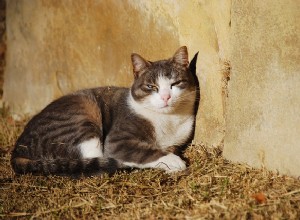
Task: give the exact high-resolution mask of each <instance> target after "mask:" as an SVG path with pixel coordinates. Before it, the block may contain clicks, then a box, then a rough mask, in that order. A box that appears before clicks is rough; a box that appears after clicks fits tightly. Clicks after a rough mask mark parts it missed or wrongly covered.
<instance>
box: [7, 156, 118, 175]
mask: <svg viewBox="0 0 300 220" xmlns="http://www.w3.org/2000/svg"><path fill="white" fill-rule="evenodd" d="M11 165H12V168H13V170H14V171H15V173H16V174H27V173H31V174H33V175H62V176H72V177H80V176H94V175H101V174H103V173H108V174H113V173H115V172H116V171H117V169H119V168H122V165H121V163H120V162H119V161H117V160H115V159H113V158H87V159H39V160H30V159H27V158H22V157H16V158H12V160H11Z"/></svg>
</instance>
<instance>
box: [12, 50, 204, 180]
mask: <svg viewBox="0 0 300 220" xmlns="http://www.w3.org/2000/svg"><path fill="white" fill-rule="evenodd" d="M131 60H132V65H133V74H134V82H133V84H132V87H131V88H120V87H100V88H93V89H86V90H81V91H77V92H75V93H72V94H69V95H66V96H63V97H61V98H59V99H57V100H55V101H53V102H52V103H50V104H49V105H48V106H47V107H46V108H44V109H43V110H42V111H41V112H40V113H39V114H37V115H36V116H34V117H33V118H32V119H31V120H30V121H29V122H28V124H27V125H26V126H25V128H24V131H23V133H22V134H21V136H20V137H19V138H18V140H17V142H16V144H15V148H14V150H13V152H12V158H11V164H12V168H13V169H14V171H15V172H16V173H17V174H26V173H32V174H35V175H49V174H52V175H66V176H81V175H83V176H92V175H100V174H102V173H109V174H112V173H114V172H116V170H118V169H122V168H128V167H129V168H159V169H163V170H166V171H167V172H174V171H181V170H184V169H186V163H185V161H184V160H183V159H182V153H183V152H184V150H185V149H186V146H187V145H188V144H189V143H190V142H191V140H192V138H193V135H194V128H195V117H196V113H197V108H198V103H199V96H200V93H199V83H198V79H197V77H196V60H197V54H196V55H195V57H194V59H193V60H192V61H191V64H190V65H189V61H188V52H187V48H186V47H185V46H183V47H180V48H179V49H178V50H177V51H176V53H175V54H174V56H173V57H172V58H170V59H167V60H160V61H156V62H150V61H147V60H145V59H144V58H142V57H141V56H140V55H138V54H132V55H131Z"/></svg>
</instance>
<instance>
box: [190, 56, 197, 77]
mask: <svg viewBox="0 0 300 220" xmlns="http://www.w3.org/2000/svg"><path fill="white" fill-rule="evenodd" d="M198 53H199V52H197V53H196V54H195V56H194V57H193V59H192V61H191V62H190V65H189V69H190V71H191V72H192V74H193V75H196V63H197V57H198Z"/></svg>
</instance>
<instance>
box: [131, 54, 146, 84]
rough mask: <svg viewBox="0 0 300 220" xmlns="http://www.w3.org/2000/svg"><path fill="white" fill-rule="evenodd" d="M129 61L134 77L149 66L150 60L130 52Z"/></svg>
mask: <svg viewBox="0 0 300 220" xmlns="http://www.w3.org/2000/svg"><path fill="white" fill-rule="evenodd" d="M131 62H132V66H133V74H134V77H135V78H138V77H139V76H140V74H141V73H142V70H144V69H145V68H146V67H148V66H150V62H149V61H147V60H145V59H144V58H143V57H141V56H140V55H138V54H136V53H132V54H131Z"/></svg>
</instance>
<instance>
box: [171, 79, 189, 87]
mask: <svg viewBox="0 0 300 220" xmlns="http://www.w3.org/2000/svg"><path fill="white" fill-rule="evenodd" d="M186 83H187V81H186V80H179V81H176V82H174V83H172V84H171V88H172V87H173V86H178V87H181V86H184V85H185V84H186Z"/></svg>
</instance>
